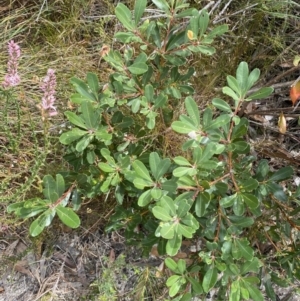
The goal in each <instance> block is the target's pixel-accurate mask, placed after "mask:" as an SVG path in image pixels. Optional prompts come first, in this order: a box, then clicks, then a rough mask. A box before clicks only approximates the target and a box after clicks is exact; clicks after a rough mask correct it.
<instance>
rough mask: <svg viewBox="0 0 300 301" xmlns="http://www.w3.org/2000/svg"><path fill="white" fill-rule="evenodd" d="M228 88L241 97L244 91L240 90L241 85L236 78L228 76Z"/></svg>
mask: <svg viewBox="0 0 300 301" xmlns="http://www.w3.org/2000/svg"><path fill="white" fill-rule="evenodd" d="M226 79H227V84H228V86H229V87H230V88H231V89H232V90H233V91H234V92H235V93H237V95H241V94H242V91H241V89H240V86H239V83H238V81H237V80H236V78H235V77H233V76H231V75H228V76H227V77H226Z"/></svg>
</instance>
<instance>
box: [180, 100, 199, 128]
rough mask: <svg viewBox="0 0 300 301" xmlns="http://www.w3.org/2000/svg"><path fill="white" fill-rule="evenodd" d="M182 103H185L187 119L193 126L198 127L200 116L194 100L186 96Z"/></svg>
mask: <svg viewBox="0 0 300 301" xmlns="http://www.w3.org/2000/svg"><path fill="white" fill-rule="evenodd" d="M184 103H185V107H186V111H187V112H188V114H189V117H190V118H191V120H192V121H193V123H194V125H195V126H196V127H198V126H199V125H200V115H199V108H198V106H197V104H196V102H195V100H194V99H193V98H192V97H190V96H188V97H187V98H186V99H185V101H184Z"/></svg>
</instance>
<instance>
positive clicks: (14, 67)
mask: <svg viewBox="0 0 300 301" xmlns="http://www.w3.org/2000/svg"><path fill="white" fill-rule="evenodd" d="M8 54H9V60H8V63H7V74H6V75H5V77H4V81H3V82H2V86H3V88H10V87H14V86H17V85H18V84H19V83H20V76H19V75H18V60H19V58H20V56H21V50H20V46H19V45H18V44H17V43H15V42H14V41H10V42H8Z"/></svg>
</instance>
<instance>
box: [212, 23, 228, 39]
mask: <svg viewBox="0 0 300 301" xmlns="http://www.w3.org/2000/svg"><path fill="white" fill-rule="evenodd" d="M227 31H228V25H227V24H223V25H220V26H217V27H215V28H214V29H213V30H212V31H210V32H209V34H208V36H209V37H211V38H214V37H216V36H220V35H223V34H224V33H225V32H227Z"/></svg>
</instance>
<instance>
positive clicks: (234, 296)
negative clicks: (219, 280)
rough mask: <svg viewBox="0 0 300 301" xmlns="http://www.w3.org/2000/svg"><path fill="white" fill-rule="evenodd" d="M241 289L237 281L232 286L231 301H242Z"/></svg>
mask: <svg viewBox="0 0 300 301" xmlns="http://www.w3.org/2000/svg"><path fill="white" fill-rule="evenodd" d="M240 295H241V287H240V282H239V281H238V280H235V281H233V282H232V284H231V286H230V294H229V301H240Z"/></svg>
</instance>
